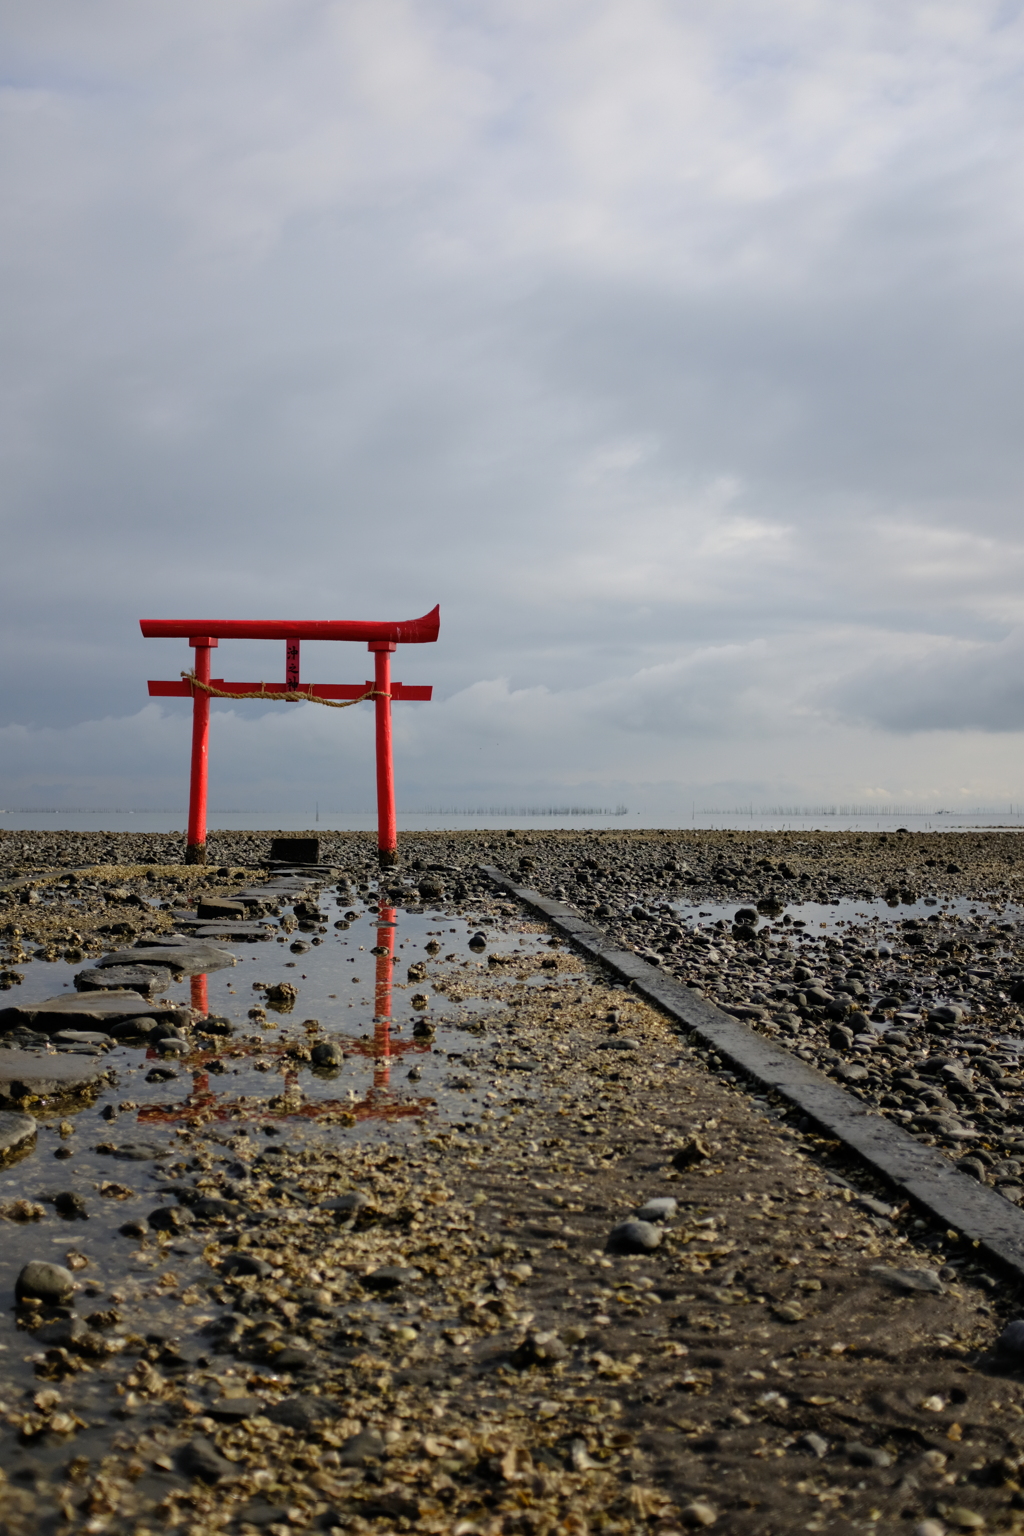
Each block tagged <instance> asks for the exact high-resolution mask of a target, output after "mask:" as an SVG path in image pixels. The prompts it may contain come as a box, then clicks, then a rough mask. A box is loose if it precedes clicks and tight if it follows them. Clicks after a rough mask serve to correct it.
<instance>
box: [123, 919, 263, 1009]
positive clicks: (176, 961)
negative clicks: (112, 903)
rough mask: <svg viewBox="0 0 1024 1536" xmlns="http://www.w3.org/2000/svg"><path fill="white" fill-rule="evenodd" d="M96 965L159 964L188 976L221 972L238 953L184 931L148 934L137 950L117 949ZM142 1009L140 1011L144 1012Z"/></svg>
mask: <svg viewBox="0 0 1024 1536" xmlns="http://www.w3.org/2000/svg"><path fill="white" fill-rule="evenodd" d="M96 964H97V966H99V967H101V968H102V967H106V966H108V965H158V966H169V967H170V969H171V970H172V971H182V972H184V974H185V975H186V976H199V975H202V974H203V973H204V972H206V971H222V970H224V969H225V967H226V966H229V965H234V964H235V956H234V955H233V954H232V953H231V951H230V950H229V949H223V948H222V947H221V946H220V945H219V944H208V943H205V942H204V941H203V940H202V939H196V938H187V937H186V936H185V934H183V933H157V934H148V935H147V936H146V938H144V939H140V940H139V941H138V943H137V944H136V946H135V948H134V949H118V950H115V951H114V952H113V953H112V954H109V955H104V956H103V958H102V959H101V960H97V961H96ZM143 1011H144V1010H143V1009H139V1012H140V1013H141V1012H143Z"/></svg>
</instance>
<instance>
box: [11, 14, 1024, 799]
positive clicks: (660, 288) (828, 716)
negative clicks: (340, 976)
mask: <svg viewBox="0 0 1024 1536" xmlns="http://www.w3.org/2000/svg"><path fill="white" fill-rule="evenodd" d="M1022 9H1024V6H1022V4H1021V0H1005V3H995V0H991V3H990V0H920V3H915V0H905V3H903V4H900V5H893V4H892V0H844V3H843V4H836V3H834V0H771V3H766V0H554V3H552V0H543V3H542V0H487V3H486V4H484V5H480V4H470V3H468V0H411V3H403V0H217V3H216V4H213V5H211V4H210V3H209V0H175V3H174V4H173V5H169V4H165V3H158V0H46V3H45V4H40V3H39V0H7V4H6V5H5V6H4V7H3V9H2V12H0V50H2V57H3V59H4V75H3V81H2V105H3V127H2V135H3V143H2V152H0V209H2V213H0V219H2V224H3V238H2V240H0V263H2V280H3V292H4V304H3V306H2V310H0V326H2V344H0V388H2V398H3V407H2V416H0V423H2V427H0V430H2V439H0V446H2V452H3V459H4V462H3V473H2V485H3V502H4V522H3V556H4V558H3V561H2V564H0V581H2V606H0V623H2V627H3V645H2V647H0V803H6V804H8V805H12V804H13V805H17V804H54V805H59V804H67V805H69V806H70V805H75V806H82V805H90V804H96V805H110V804H114V803H117V804H121V805H125V804H131V805H135V806H138V807H146V806H150V805H152V806H165V805H176V804H179V803H184V785H185V775H186V770H187V756H188V724H187V719H186V716H185V714H184V712H183V710H184V706H179V705H177V704H173V703H172V704H167V703H166V702H165V703H162V704H161V703H156V702H154V703H149V702H148V700H147V696H146V687H145V684H146V679H147V678H149V677H175V676H176V675H177V673H178V672H179V671H180V669H181V668H182V667H185V666H187V665H189V663H190V659H191V652H190V651H189V650H188V648H187V646H186V645H185V644H184V642H181V641H153V640H151V641H144V640H142V639H141V637H140V635H139V630H138V620H139V618H141V617H168V618H183V619H189V618H192V617H195V618H203V617H214V618H216V617H241V618H245V617H264V616H267V617H284V618H287V617H301V618H307V617H308V618H396V619H399V618H411V617H413V616H415V615H418V614H420V613H423V612H425V611H426V610H427V609H429V608H431V607H432V606H433V605H434V603H436V602H440V604H441V613H442V626H441V638H440V642H439V644H437V645H436V646H424V647H409V648H408V649H406V650H402V651H400V652H399V658H398V663H397V665H396V675H397V676H398V677H400V678H401V679H402V680H403V681H407V682H431V683H433V684H434V686H435V702H434V703H432V704H430V705H411V704H410V705H405V706H396V717H398V716H400V717H401V718H400V719H397V718H396V729H397V732H398V741H399V784H400V793H399V801H400V803H401V804H404V805H406V806H417V805H426V804H430V805H436V804H465V805H471V804H493V803H495V799H496V797H497V798H498V799H499V800H502V799H504V798H506V797H508V796H511V797H514V798H522V797H523V796H526V797H527V798H528V799H530V800H532V801H534V802H536V801H537V800H538V797H539V803H545V801H546V800H547V799H549V798H553V799H555V800H560V799H564V798H566V797H568V798H569V799H573V798H577V797H582V798H583V799H584V800H585V801H586V802H587V803H595V799H596V803H603V802H605V801H607V802H608V803H613V802H614V801H616V800H618V799H620V798H621V799H624V800H626V801H628V802H629V803H630V804H631V806H632V805H640V804H643V805H644V806H650V807H651V812H652V815H653V814H655V813H657V814H659V815H660V816H661V817H662V818H663V819H664V818H665V817H667V816H668V815H670V814H671V813H672V810H673V808H674V807H679V808H681V807H682V806H683V805H685V806H686V809H687V811H688V810H689V806H690V804H691V799H692V797H696V799H697V800H698V801H703V802H704V803H706V804H716V803H718V804H721V803H723V797H725V803H732V801H733V800H734V799H742V800H743V801H747V800H751V799H752V800H753V802H754V803H755V804H758V803H761V804H778V803H780V801H781V802H784V803H787V804H794V803H801V802H803V803H817V802H819V801H820V800H821V798H822V797H839V798H845V799H853V800H856V801H859V802H865V801H867V800H870V799H874V798H876V797H881V798H883V799H884V798H885V797H886V796H889V797H892V798H893V799H895V800H897V801H898V802H900V803H907V802H908V801H914V802H916V803H920V804H922V805H939V804H943V805H949V804H965V805H966V804H971V805H973V804H979V803H981V804H990V803H995V802H996V801H998V800H1003V799H1011V798H1012V799H1018V798H1022V799H1024V760H1022V746H1024V528H1022V520H1021V512H1020V497H1021V489H1022V470H1024V430H1022V429H1024V390H1022V378H1021V374H1022V370H1021V358H1022V347H1021V343H1022V339H1024V337H1022V331H1024V301H1022V283H1024V263H1022V254H1024V253H1022V243H1024V242H1022V234H1024V229H1022V225H1024V195H1022V194H1024V176H1022V171H1024V152H1022V151H1024V145H1022V119H1024V89H1022V85H1024V81H1022V73H1024V70H1022V66H1024V16H1022ZM279 653H283V646H279V645H278V646H270V645H267V646H261V645H257V644H254V643H252V642H249V643H246V642H236V643H234V644H232V645H229V644H225V645H222V647H221V649H220V652H219V654H218V666H217V667H216V668H215V671H216V672H217V673H219V674H220V675H224V676H226V677H229V678H235V679H240V680H245V679H251V678H260V677H265V678H267V679H268V680H272V679H275V678H280V677H283V654H279ZM367 660H368V658H367V657H366V654H365V651H363V650H361V649H360V648H358V647H354V646H319V647H308V648H307V650H306V654H305V656H304V662H305V666H304V673H305V677H306V679H307V680H310V681H325V682H334V681H353V682H359V681H362V680H363V678H364V677H365V676H366V675H367V671H366V669H367ZM357 716H362V717H363V718H356V717H357ZM369 726H370V720H369V709H368V707H365V706H364V707H362V708H361V709H359V710H352V711H333V710H332V711H329V710H324V709H316V708H314V707H311V706H295V707H290V706H284V705H281V706H277V707H276V709H273V710H271V711H270V712H267V711H265V710H264V709H263V706H260V705H255V704H247V705H241V706H237V707H236V708H235V710H234V711H233V712H232V711H230V710H228V708H227V707H226V706H217V714H216V719H215V721H214V729H213V749H212V759H211V762H212V766H211V775H212V778H211V791H212V796H213V800H214V802H215V803H220V804H224V805H231V806H239V807H252V808H254V809H255V808H260V809H273V808H274V807H275V806H277V805H282V806H283V805H287V804H290V803H292V802H293V801H295V802H299V801H302V800H303V799H305V800H307V801H308V800H311V799H312V797H313V796H314V795H315V796H317V797H318V798H319V800H320V802H321V805H323V806H326V807H330V808H334V809H338V810H343V809H360V808H366V807H369V805H370V804H371V803H372V781H371V779H370V777H369V773H368V768H369V761H370V759H369V755H368V754H369V750H370V731H369Z"/></svg>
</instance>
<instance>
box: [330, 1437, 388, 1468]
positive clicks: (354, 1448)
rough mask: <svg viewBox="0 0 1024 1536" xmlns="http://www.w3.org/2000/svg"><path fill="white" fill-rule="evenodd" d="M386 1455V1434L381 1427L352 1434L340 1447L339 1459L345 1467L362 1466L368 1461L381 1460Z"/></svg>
mask: <svg viewBox="0 0 1024 1536" xmlns="http://www.w3.org/2000/svg"><path fill="white" fill-rule="evenodd" d="M383 1456H384V1436H383V1435H382V1434H381V1432H380V1430H379V1429H363V1430H360V1432H359V1434H358V1435H350V1436H349V1438H348V1439H347V1440H345V1441H344V1442H343V1443H342V1445H341V1446H340V1447H339V1459H340V1461H341V1465H342V1466H343V1467H361V1466H363V1465H364V1464H365V1463H366V1462H367V1461H371V1460H376V1461H380V1460H381V1459H382V1458H383Z"/></svg>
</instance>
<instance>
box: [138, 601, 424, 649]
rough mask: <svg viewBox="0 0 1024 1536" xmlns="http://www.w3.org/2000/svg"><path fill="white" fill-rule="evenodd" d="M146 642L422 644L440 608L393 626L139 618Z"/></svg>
mask: <svg viewBox="0 0 1024 1536" xmlns="http://www.w3.org/2000/svg"><path fill="white" fill-rule="evenodd" d="M139 628H140V629H141V630H142V633H143V634H144V635H145V636H146V638H147V639H150V640H157V639H189V638H191V636H193V635H209V636H210V637H211V638H217V639H220V640H367V641H374V640H384V641H390V642H391V643H393V644H401V645H423V644H427V643H429V642H430V641H431V640H436V639H437V637H438V634H439V632H440V628H441V609H440V605H438V606H437V607H436V608H432V609H431V610H430V612H429V613H425V614H424V615H423V617H422V618H421V619H400V620H399V621H398V622H397V623H390V622H385V621H380V622H375V621H367V620H362V619H295V620H288V619H187V620H186V619H140V620H139Z"/></svg>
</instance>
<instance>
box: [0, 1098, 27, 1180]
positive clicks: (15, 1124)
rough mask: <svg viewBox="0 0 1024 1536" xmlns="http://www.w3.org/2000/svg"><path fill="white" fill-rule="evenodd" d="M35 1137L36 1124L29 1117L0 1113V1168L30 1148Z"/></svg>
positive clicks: (5, 1112) (6, 1111) (8, 1111)
mask: <svg viewBox="0 0 1024 1536" xmlns="http://www.w3.org/2000/svg"><path fill="white" fill-rule="evenodd" d="M35 1137H36V1122H35V1121H34V1120H33V1118H32V1116H31V1115H19V1114H15V1113H14V1112H13V1111H11V1110H2V1111H0V1167H2V1166H3V1164H4V1163H6V1162H9V1161H10V1160H11V1158H14V1157H17V1156H18V1154H19V1153H20V1152H23V1151H25V1149H26V1148H27V1147H30V1146H31V1145H32V1143H33V1141H34V1140H35Z"/></svg>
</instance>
